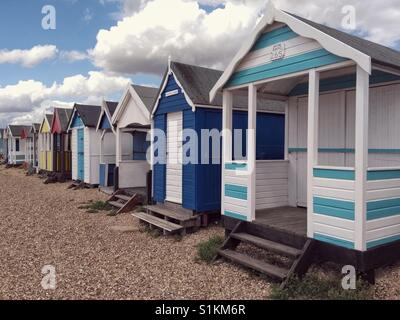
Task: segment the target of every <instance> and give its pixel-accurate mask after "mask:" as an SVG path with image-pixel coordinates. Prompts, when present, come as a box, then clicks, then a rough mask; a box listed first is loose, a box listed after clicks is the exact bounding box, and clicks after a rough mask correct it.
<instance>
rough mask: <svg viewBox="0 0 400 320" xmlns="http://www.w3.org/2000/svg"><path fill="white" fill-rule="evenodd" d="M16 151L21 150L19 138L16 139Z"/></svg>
mask: <svg viewBox="0 0 400 320" xmlns="http://www.w3.org/2000/svg"><path fill="white" fill-rule="evenodd" d="M15 152H19V139H15Z"/></svg>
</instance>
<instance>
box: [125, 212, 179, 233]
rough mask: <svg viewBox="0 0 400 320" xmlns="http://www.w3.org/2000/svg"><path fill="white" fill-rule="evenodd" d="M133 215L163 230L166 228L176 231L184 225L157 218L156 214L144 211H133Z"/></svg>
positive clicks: (169, 230)
mask: <svg viewBox="0 0 400 320" xmlns="http://www.w3.org/2000/svg"><path fill="white" fill-rule="evenodd" d="M132 216H134V217H136V218H138V219H140V220H142V221H145V222H147V223H150V224H151V225H154V226H156V227H159V228H161V229H163V230H166V231H168V232H176V231H179V230H181V229H183V227H182V226H180V225H177V224H175V223H172V222H169V221H166V220H163V219H160V218H157V217H155V216H152V215H150V214H147V213H144V212H134V213H132Z"/></svg>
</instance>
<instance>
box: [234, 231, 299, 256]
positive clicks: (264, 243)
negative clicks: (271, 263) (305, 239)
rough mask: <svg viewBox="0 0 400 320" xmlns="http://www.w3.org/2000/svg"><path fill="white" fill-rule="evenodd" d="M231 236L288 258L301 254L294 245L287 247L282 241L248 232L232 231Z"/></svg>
mask: <svg viewBox="0 0 400 320" xmlns="http://www.w3.org/2000/svg"><path fill="white" fill-rule="evenodd" d="M231 237H232V238H234V239H237V240H240V241H243V242H246V243H250V244H253V245H255V246H257V247H259V248H261V249H265V250H268V251H272V252H275V253H278V254H281V255H284V256H286V257H289V258H297V257H298V256H299V255H300V254H301V250H299V249H296V248H294V247H289V246H286V245H284V244H282V243H278V242H274V241H270V240H267V239H263V238H260V237H257V236H254V235H251V234H248V233H243V232H240V233H232V234H231Z"/></svg>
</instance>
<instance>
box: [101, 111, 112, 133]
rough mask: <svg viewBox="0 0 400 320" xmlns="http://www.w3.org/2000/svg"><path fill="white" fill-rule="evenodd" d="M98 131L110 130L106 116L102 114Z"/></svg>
mask: <svg viewBox="0 0 400 320" xmlns="http://www.w3.org/2000/svg"><path fill="white" fill-rule="evenodd" d="M100 129H102V130H107V129H111V125H110V121H108V117H107V114H106V113H104V114H103V116H102V117H101V120H100Z"/></svg>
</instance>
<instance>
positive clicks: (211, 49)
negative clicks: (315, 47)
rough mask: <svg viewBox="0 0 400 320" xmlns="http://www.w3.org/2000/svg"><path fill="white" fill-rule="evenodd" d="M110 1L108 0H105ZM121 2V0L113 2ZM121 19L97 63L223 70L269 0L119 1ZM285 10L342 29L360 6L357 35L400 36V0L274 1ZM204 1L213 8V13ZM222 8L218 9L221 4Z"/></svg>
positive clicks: (152, 69)
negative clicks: (170, 63)
mask: <svg viewBox="0 0 400 320" xmlns="http://www.w3.org/2000/svg"><path fill="white" fill-rule="evenodd" d="M104 1H106V0H104ZM108 1H118V0H108ZM120 2H121V5H122V9H121V10H122V14H123V15H124V18H121V19H120V21H118V22H117V24H116V25H115V26H113V27H112V28H110V29H109V30H100V31H99V32H98V34H97V44H96V46H95V47H94V48H93V49H92V50H90V51H89V52H90V55H91V57H92V59H93V62H94V64H95V65H96V66H98V67H100V68H103V69H104V70H107V71H112V72H116V73H121V74H135V73H138V72H142V73H153V74H160V73H161V72H162V71H163V70H164V69H165V65H166V61H167V58H168V56H169V55H172V58H173V59H174V60H180V61H183V62H187V63H193V64H198V65H205V66H209V67H216V68H221V69H222V68H224V67H226V65H227V63H228V62H229V61H230V60H231V59H232V57H233V56H234V55H235V54H236V52H237V51H238V49H239V48H240V46H241V45H242V43H243V41H244V40H245V39H246V38H247V37H248V36H249V34H250V32H251V30H252V29H253V28H254V27H255V25H256V23H257V22H258V21H259V18H260V15H261V14H262V10H263V9H264V8H265V6H266V1H265V0H198V1H194V0H168V1H165V0H120ZM274 2H275V4H276V5H277V6H278V7H279V8H281V9H284V10H288V11H290V12H293V13H297V14H299V15H301V16H304V17H306V18H310V19H312V20H315V21H317V22H320V23H324V24H327V25H330V26H332V27H336V28H340V27H341V21H342V19H343V14H342V8H343V6H345V5H353V6H355V8H356V19H357V20H356V22H357V30H356V31H355V32H356V33H358V34H362V35H363V36H365V37H366V38H367V39H369V40H372V41H376V42H378V43H381V44H384V45H389V46H393V45H395V44H396V41H398V40H399V39H400V29H399V28H398V27H397V26H398V21H399V18H400V7H399V6H398V0H381V1H368V5H366V2H365V1H364V0H324V1H320V0H313V1H311V0H296V1H294V0H274ZM200 4H203V5H205V4H206V5H209V6H214V7H215V9H214V10H213V11H211V12H206V11H204V10H202V9H201V6H200ZM221 5H222V7H218V6H221Z"/></svg>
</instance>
